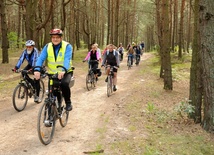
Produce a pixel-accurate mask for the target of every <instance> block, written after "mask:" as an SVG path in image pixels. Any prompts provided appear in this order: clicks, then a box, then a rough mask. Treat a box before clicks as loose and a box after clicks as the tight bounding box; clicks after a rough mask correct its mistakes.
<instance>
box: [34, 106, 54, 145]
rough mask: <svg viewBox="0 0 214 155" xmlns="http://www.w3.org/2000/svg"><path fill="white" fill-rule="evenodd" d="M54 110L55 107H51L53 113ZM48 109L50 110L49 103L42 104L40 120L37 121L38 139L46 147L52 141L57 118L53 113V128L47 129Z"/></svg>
mask: <svg viewBox="0 0 214 155" xmlns="http://www.w3.org/2000/svg"><path fill="white" fill-rule="evenodd" d="M52 108H53V107H51V111H52V112H53V109H52ZM48 109H49V105H48V103H47V102H44V104H42V106H41V108H40V110H39V114H38V120H37V132H38V137H39V140H40V142H41V143H42V144H44V145H48V144H49V143H50V142H51V141H52V139H53V135H54V131H55V118H54V115H53V113H52V112H51V116H52V117H53V122H52V123H51V126H49V127H47V126H46V125H45V121H46V120H47V119H48ZM46 130H47V131H46Z"/></svg>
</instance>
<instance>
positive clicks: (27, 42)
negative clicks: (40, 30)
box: [25, 40, 35, 46]
mask: <svg viewBox="0 0 214 155" xmlns="http://www.w3.org/2000/svg"><path fill="white" fill-rule="evenodd" d="M25 45H26V46H34V45H35V42H34V41H33V40H28V41H26V43H25Z"/></svg>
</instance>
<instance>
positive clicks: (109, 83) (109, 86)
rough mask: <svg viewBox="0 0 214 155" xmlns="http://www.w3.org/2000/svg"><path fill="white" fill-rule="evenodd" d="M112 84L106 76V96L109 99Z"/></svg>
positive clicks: (109, 77)
mask: <svg viewBox="0 0 214 155" xmlns="http://www.w3.org/2000/svg"><path fill="white" fill-rule="evenodd" d="M111 85H112V83H111V76H108V82H107V96H108V97H109V96H110V94H111V92H112V91H111V89H112V86H111Z"/></svg>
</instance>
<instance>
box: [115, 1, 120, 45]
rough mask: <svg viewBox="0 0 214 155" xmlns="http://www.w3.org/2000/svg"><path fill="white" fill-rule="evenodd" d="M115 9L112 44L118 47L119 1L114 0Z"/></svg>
mask: <svg viewBox="0 0 214 155" xmlns="http://www.w3.org/2000/svg"><path fill="white" fill-rule="evenodd" d="M115 2H116V7H115V27H114V29H115V31H114V44H115V46H118V44H119V43H118V36H119V33H118V32H119V12H120V10H119V9H120V5H119V4H120V0H116V1H115Z"/></svg>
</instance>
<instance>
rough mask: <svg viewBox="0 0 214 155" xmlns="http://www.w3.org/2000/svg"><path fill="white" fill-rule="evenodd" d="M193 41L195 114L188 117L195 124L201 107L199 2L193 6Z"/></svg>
mask: <svg viewBox="0 0 214 155" xmlns="http://www.w3.org/2000/svg"><path fill="white" fill-rule="evenodd" d="M194 10H195V11H194V40H193V51H192V63H191V68H190V93H189V94H190V96H189V99H190V100H191V102H190V104H192V105H193V106H194V107H195V113H193V114H191V115H190V118H193V119H194V121H195V123H200V122H201V118H202V116H201V112H202V111H201V108H202V107H201V106H202V77H201V75H202V68H201V66H202V64H201V59H200V57H201V56H200V31H199V0H195V4H194Z"/></svg>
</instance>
